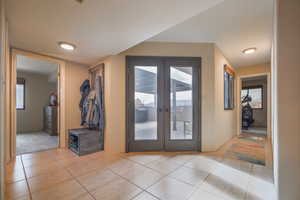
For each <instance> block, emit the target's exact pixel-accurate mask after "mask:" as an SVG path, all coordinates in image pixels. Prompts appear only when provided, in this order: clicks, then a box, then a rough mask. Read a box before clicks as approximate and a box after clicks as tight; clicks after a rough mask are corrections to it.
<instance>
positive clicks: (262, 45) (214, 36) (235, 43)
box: [149, 0, 273, 67]
mask: <svg viewBox="0 0 300 200" xmlns="http://www.w3.org/2000/svg"><path fill="white" fill-rule="evenodd" d="M272 17H273V0H225V1H223V2H222V3H220V4H218V5H216V6H215V7H212V8H210V9H208V10H206V11H205V12H202V13H200V14H199V15H197V16H194V17H192V18H190V19H188V20H186V21H185V22H183V23H181V24H178V25H176V26H174V27H172V28H170V29H168V30H166V31H164V32H162V33H160V34H158V35H157V36H154V37H153V38H151V39H150V40H149V41H160V42H215V43H216V44H217V46H218V47H219V48H220V49H221V50H222V52H223V53H224V55H225V56H226V57H227V58H228V59H229V61H230V62H231V64H232V65H233V66H234V67H239V66H249V65H254V64H260V63H265V62H269V61H270V59H271V40H272ZM249 47H256V48H257V52H256V53H255V54H251V55H245V54H243V53H242V50H243V49H246V48H249Z"/></svg>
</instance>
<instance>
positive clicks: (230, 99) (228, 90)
mask: <svg viewBox="0 0 300 200" xmlns="http://www.w3.org/2000/svg"><path fill="white" fill-rule="evenodd" d="M233 109H234V71H233V70H232V68H230V67H229V66H228V65H224V110H233Z"/></svg>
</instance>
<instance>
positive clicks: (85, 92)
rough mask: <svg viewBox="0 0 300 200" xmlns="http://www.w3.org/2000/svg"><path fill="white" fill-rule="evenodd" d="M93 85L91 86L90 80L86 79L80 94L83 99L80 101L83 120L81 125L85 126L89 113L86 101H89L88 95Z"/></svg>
mask: <svg viewBox="0 0 300 200" xmlns="http://www.w3.org/2000/svg"><path fill="white" fill-rule="evenodd" d="M90 90H91V87H90V81H89V80H85V81H84V82H83V83H82V84H81V86H80V94H81V99H80V103H79V109H80V111H81V122H80V125H81V126H83V125H85V123H86V121H85V120H86V114H87V107H86V106H84V104H85V102H86V101H87V97H88V95H89V93H90Z"/></svg>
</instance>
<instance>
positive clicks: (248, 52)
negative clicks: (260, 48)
mask: <svg viewBox="0 0 300 200" xmlns="http://www.w3.org/2000/svg"><path fill="white" fill-rule="evenodd" d="M255 51H256V48H248V49H244V50H243V53H244V54H251V53H254V52H255Z"/></svg>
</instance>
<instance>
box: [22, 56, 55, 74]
mask: <svg viewBox="0 0 300 200" xmlns="http://www.w3.org/2000/svg"><path fill="white" fill-rule="evenodd" d="M57 69H58V65H57V64H55V63H50V62H46V61H43V60H38V59H34V58H29V57H26V56H22V55H17V70H18V71H25V72H32V73H37V74H44V75H51V74H53V73H55V72H56V71H57Z"/></svg>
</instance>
